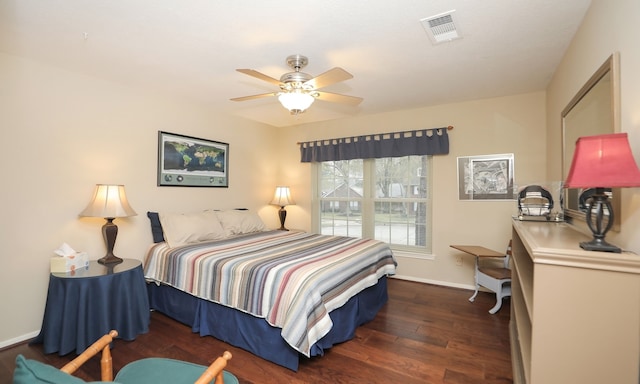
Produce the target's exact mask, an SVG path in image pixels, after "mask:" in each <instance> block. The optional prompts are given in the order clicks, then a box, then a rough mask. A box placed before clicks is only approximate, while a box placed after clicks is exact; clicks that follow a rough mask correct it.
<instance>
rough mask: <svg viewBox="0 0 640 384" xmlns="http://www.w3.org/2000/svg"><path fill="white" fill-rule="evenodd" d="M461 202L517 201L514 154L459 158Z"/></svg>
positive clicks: (459, 194) (459, 196)
mask: <svg viewBox="0 0 640 384" xmlns="http://www.w3.org/2000/svg"><path fill="white" fill-rule="evenodd" d="M458 198H459V199H460V200H516V191H515V190H514V175H513V153H509V154H501V155H483V156H466V157H458Z"/></svg>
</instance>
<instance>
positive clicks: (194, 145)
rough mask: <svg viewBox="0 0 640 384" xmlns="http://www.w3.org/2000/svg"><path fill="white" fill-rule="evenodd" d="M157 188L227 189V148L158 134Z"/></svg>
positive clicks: (183, 136)
mask: <svg viewBox="0 0 640 384" xmlns="http://www.w3.org/2000/svg"><path fill="white" fill-rule="evenodd" d="M158 186H171V187H221V188H228V187H229V144H228V143H223V142H220V141H214V140H207V139H201V138H197V137H192V136H185V135H179V134H176V133H170V132H164V131H158Z"/></svg>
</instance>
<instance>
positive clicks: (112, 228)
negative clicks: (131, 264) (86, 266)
mask: <svg viewBox="0 0 640 384" xmlns="http://www.w3.org/2000/svg"><path fill="white" fill-rule="evenodd" d="M113 219H114V218H113V217H107V218H105V220H107V222H106V223H104V225H103V226H102V237H104V244H105V245H106V246H107V254H106V255H104V257H103V258H101V259H98V263H100V264H105V265H109V264H118V263H122V259H121V258H119V257H118V256H116V255H114V254H113V246H114V245H115V244H116V237H117V236H118V226H117V225H115V224H114V223H113Z"/></svg>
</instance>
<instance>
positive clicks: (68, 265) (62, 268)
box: [51, 252, 89, 273]
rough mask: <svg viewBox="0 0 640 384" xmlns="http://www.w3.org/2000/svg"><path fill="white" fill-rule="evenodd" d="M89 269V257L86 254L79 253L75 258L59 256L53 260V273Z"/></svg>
mask: <svg viewBox="0 0 640 384" xmlns="http://www.w3.org/2000/svg"><path fill="white" fill-rule="evenodd" d="M88 267H89V256H88V255H87V253H86V252H77V253H76V254H75V255H73V256H57V257H52V258H51V272H52V273H64V272H69V271H75V270H76V269H81V268H88Z"/></svg>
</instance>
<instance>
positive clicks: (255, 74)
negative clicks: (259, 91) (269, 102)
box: [236, 69, 282, 87]
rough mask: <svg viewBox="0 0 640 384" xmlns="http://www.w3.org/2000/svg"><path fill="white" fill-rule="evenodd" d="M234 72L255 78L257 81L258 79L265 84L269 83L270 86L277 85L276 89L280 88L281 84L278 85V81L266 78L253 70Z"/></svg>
mask: <svg viewBox="0 0 640 384" xmlns="http://www.w3.org/2000/svg"><path fill="white" fill-rule="evenodd" d="M236 71H238V72H240V73H244V74H245V75H249V76H253V77H255V78H257V79H260V80H264V81H266V82H267V83H271V84H274V85H277V86H278V87H279V86H280V84H282V83H280V80H277V79H274V78H273V77H271V76H267V75H265V74H264V73H260V72H258V71H256V70H255V69H236Z"/></svg>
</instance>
